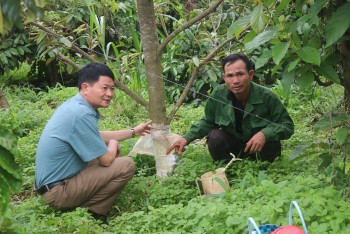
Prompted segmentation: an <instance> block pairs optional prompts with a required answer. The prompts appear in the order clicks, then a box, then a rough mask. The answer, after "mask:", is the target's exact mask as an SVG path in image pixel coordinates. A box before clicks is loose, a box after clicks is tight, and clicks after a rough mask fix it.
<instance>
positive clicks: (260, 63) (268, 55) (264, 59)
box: [254, 50, 272, 70]
mask: <svg viewBox="0 0 350 234" xmlns="http://www.w3.org/2000/svg"><path fill="white" fill-rule="evenodd" d="M271 57H272V52H271V50H269V51H265V52H264V53H263V54H262V55H261V56H260V57H259V58H258V59H257V60H256V61H255V63H254V64H255V70H257V69H259V68H260V67H262V66H264V65H265V64H266V63H267V62H268V61H269V59H270V58H271Z"/></svg>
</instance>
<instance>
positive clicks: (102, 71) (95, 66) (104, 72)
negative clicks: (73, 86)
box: [78, 63, 114, 90]
mask: <svg viewBox="0 0 350 234" xmlns="http://www.w3.org/2000/svg"><path fill="white" fill-rule="evenodd" d="M100 76H108V77H110V78H111V79H112V80H114V74H113V72H112V70H111V69H110V68H109V67H108V66H107V65H105V64H102V63H90V64H88V65H85V66H84V67H83V68H82V69H81V70H80V72H79V76H78V87H79V90H80V89H81V85H82V84H83V83H85V82H86V83H89V84H94V83H96V82H97V81H98V80H99V79H100Z"/></svg>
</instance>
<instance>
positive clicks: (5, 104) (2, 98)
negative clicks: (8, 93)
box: [0, 90, 10, 110]
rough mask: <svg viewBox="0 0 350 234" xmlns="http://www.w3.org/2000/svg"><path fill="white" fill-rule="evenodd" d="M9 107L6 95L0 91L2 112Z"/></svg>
mask: <svg viewBox="0 0 350 234" xmlns="http://www.w3.org/2000/svg"><path fill="white" fill-rule="evenodd" d="M9 106H10V105H9V103H8V102H7V99H6V97H5V95H4V94H3V93H2V92H1V90H0V110H4V109H6V108H8V107H9Z"/></svg>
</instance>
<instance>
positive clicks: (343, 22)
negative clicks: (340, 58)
mask: <svg viewBox="0 0 350 234" xmlns="http://www.w3.org/2000/svg"><path fill="white" fill-rule="evenodd" d="M349 13H350V2H346V3H344V4H343V5H342V6H341V7H338V8H337V10H336V11H335V12H334V14H333V15H332V17H331V19H330V20H329V23H328V24H327V25H326V27H325V32H326V41H327V43H326V47H327V46H330V45H333V44H334V43H336V42H337V41H338V40H339V39H340V38H341V37H342V36H343V35H344V33H345V32H346V30H347V29H348V28H349V26H350V17H349Z"/></svg>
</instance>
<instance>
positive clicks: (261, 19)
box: [250, 4, 266, 33]
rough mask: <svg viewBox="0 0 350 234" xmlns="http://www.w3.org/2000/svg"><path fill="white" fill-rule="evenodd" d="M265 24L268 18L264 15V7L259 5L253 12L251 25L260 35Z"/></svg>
mask: <svg viewBox="0 0 350 234" xmlns="http://www.w3.org/2000/svg"><path fill="white" fill-rule="evenodd" d="M265 22H266V16H265V15H264V6H263V5H262V4H259V5H258V6H256V7H255V8H254V10H253V13H252V17H251V18H250V25H251V26H252V28H253V30H254V31H255V32H257V33H260V32H262V31H263V30H264V28H265V25H266V23H265Z"/></svg>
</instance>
